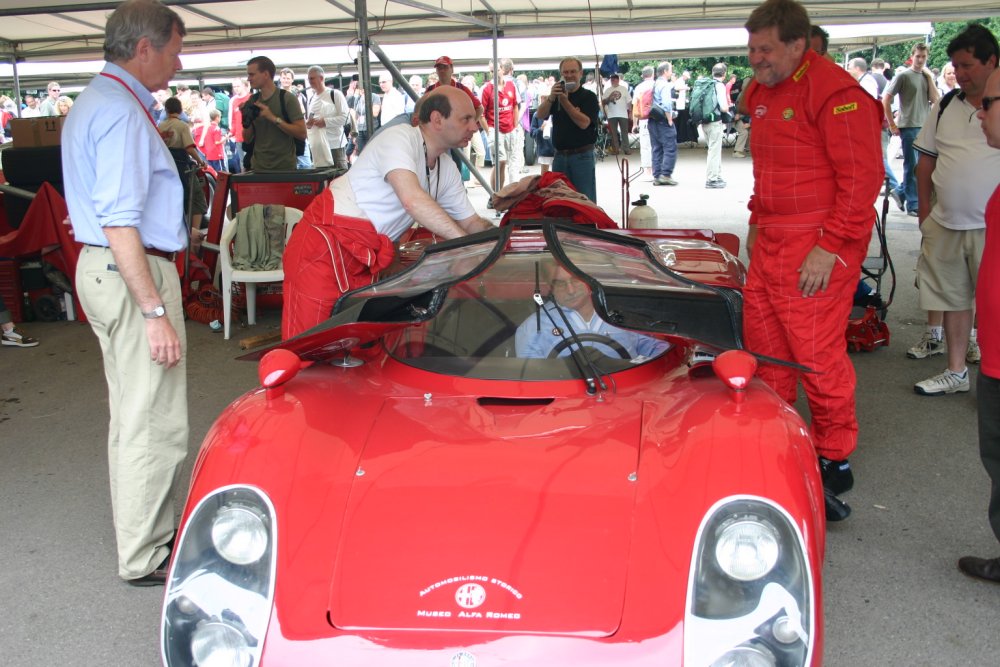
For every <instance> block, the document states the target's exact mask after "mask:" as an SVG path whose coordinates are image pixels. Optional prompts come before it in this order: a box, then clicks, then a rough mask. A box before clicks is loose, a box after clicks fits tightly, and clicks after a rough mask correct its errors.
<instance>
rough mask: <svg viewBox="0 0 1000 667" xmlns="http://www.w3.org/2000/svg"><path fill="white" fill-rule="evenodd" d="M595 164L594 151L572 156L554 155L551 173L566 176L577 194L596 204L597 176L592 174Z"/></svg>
mask: <svg viewBox="0 0 1000 667" xmlns="http://www.w3.org/2000/svg"><path fill="white" fill-rule="evenodd" d="M595 167H596V162H595V161H594V151H592V150H591V151H584V152H582V153H574V154H572V155H560V154H559V153H558V152H557V153H556V156H555V158H553V159H552V171H559V172H562V173H564V174H566V177H567V178H569V182H570V183H572V184H573V187H575V188H576V189H577V191H578V192H580V193H582V194H585V195H587V198H588V199H590V201H592V202H594V203H597V176H596V175H595V174H594V169H595Z"/></svg>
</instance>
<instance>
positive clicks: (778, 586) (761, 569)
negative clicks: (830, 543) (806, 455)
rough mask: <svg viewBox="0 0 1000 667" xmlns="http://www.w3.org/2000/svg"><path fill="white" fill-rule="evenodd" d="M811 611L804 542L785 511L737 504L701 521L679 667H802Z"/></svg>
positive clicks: (728, 503)
mask: <svg viewBox="0 0 1000 667" xmlns="http://www.w3.org/2000/svg"><path fill="white" fill-rule="evenodd" d="M814 609H815V601H814V587H813V573H812V572H811V571H810V569H809V562H808V559H807V558H806V551H805V541H804V540H803V538H802V534H801V533H800V532H799V530H798V527H797V526H796V524H795V522H794V521H793V520H792V518H791V516H790V515H789V514H788V512H786V511H785V510H784V508H782V507H780V506H779V505H777V504H775V503H774V502H773V501H771V500H768V499H766V498H760V497H752V496H738V497H730V498H725V499H723V500H720V501H719V502H718V503H716V504H715V506H713V507H712V509H710V510H709V511H708V512H707V513H706V515H705V519H704V520H703V521H702V525H701V527H700V528H699V531H698V539H697V540H696V543H695V549H694V554H693V558H692V561H691V574H690V580H689V583H688V600H687V611H686V615H685V622H684V664H685V665H703V666H705V667H737V666H746V667H777V666H780V667H792V666H796V667H797V666H800V665H808V664H809V661H810V660H811V658H812V652H813V647H814V643H815V641H814V637H813V634H814V633H813V628H814V626H815V612H814Z"/></svg>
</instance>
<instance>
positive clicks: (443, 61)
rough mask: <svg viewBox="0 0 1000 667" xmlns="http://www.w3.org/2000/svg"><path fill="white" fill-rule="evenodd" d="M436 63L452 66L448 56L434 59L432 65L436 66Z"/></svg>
mask: <svg viewBox="0 0 1000 667" xmlns="http://www.w3.org/2000/svg"><path fill="white" fill-rule="evenodd" d="M438 65H447V66H448V67H452V62H451V58H449V57H448V56H441V57H440V58H438V59H437V60H435V61H434V67H437V66H438Z"/></svg>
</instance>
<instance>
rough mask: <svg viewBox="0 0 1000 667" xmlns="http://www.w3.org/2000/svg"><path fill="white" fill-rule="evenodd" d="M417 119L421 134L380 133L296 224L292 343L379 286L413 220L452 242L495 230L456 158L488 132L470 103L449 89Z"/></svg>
mask: <svg viewBox="0 0 1000 667" xmlns="http://www.w3.org/2000/svg"><path fill="white" fill-rule="evenodd" d="M416 115H417V118H418V125H417V126H415V127H414V126H412V125H409V124H407V123H403V124H399V125H394V126H392V127H387V128H385V129H384V130H382V131H381V132H379V133H378V135H376V136H375V137H374V138H373V139H372V140H371V141H370V142H369V143H368V145H367V146H365V151H364V152H363V153H362V154H361V155H360V157H358V159H357V161H355V163H354V166H353V167H351V170H350V171H349V172H347V173H346V174H344V175H342V176H340V177H339V178H337V179H335V180H334V181H333V183H332V184H331V185H330V187H329V188H328V189H327V190H325V191H324V192H323V193H322V194H321V195H320V196H319V197H317V198H316V199H315V200H314V201H313V203H312V204H310V205H309V208H307V209H306V211H305V215H304V216H303V218H302V221H301V222H300V223H299V224H298V225H296V227H295V231H294V232H292V237H291V239H289V241H288V246H287V247H286V248H285V254H284V269H285V307H284V312H283V313H282V322H281V332H282V336H283V337H284V338H286V339H287V338H291V337H292V336H296V335H298V334H300V333H302V332H303V331H306V330H307V329H310V328H312V327H314V326H316V325H317V324H319V323H320V322H323V321H324V320H326V319H327V318H328V317H330V314H331V311H332V309H333V306H334V305H335V304H336V302H337V299H338V298H340V295H341V294H343V293H344V292H347V291H348V290H352V289H356V288H358V287H361V286H363V285H366V284H370V283H371V282H372V281H373V280H374V279H375V277H376V276H377V275H378V272H379V271H381V270H382V269H384V268H385V267H387V266H388V265H389V263H390V262H391V261H392V259H393V244H394V243H395V242H396V241H397V240H398V239H399V237H400V236H402V235H403V233H404V232H406V230H408V229H409V228H410V227H411V226H412V225H413V223H418V224H420V225H423V226H424V227H426V228H427V229H429V230H430V231H432V232H433V233H434V234H435V235H436V236H438V237H440V238H442V239H453V238H457V237H459V236H465V235H466V234H472V233H475V232H481V231H485V230H487V229H492V228H493V226H492V224H491V223H490V222H489V221H488V220H486V219H484V218H481V217H480V216H479V214H478V213H476V210H475V209H474V208H473V207H472V204H471V203H470V202H469V198H468V196H467V195H466V192H465V186H464V185H463V184H462V176H461V174H460V173H459V171H458V167H457V166H455V162H454V160H451V159H447V155H446V154H447V152H448V151H449V150H451V149H452V148H462V147H464V146H465V145H467V144H468V143H469V140H470V139H471V138H472V135H473V134H474V133H475V132H477V131H478V127H477V125H476V112H475V110H474V109H473V107H472V102H471V101H470V100H469V96H468V95H466V94H465V92H463V91H462V90H460V89H458V88H455V87H452V86H442V87H441V88H438V89H436V90H434V91H432V92H430V93H428V94H427V95H425V96H424V97H422V98H421V99H420V103H419V104H418V105H417V109H416ZM442 156H444V157H445V159H443V160H442V159H441V158H442Z"/></svg>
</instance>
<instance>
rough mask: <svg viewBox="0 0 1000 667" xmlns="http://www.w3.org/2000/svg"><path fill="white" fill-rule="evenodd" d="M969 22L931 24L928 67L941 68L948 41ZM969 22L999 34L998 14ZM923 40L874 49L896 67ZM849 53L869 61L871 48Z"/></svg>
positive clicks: (946, 59)
mask: <svg viewBox="0 0 1000 667" xmlns="http://www.w3.org/2000/svg"><path fill="white" fill-rule="evenodd" d="M969 23H970V21H941V22H937V23H933V24H932V26H933V36H932V38H931V43H930V51H929V54H928V58H927V66H928V67H931V68H937V69H941V67H942V66H944V64H945V63H947V62H948V43H949V42H951V40H953V39H954V38H955V36H956V35H958V33H960V32H962V31H963V30H965V26H967V25H968V24H969ZM971 23H982V24H983V25H985V26H986V27H987V28H989V29H990V31H992V32H993V34H994V35H1000V17H998V16H993V17H989V18H981V19H974V20H972V21H971ZM923 42H924V40H923V39H914V40H911V41H908V42H902V43H900V44H889V45H888V46H880V47H878V49H877V50H876V53H877V56H878V57H879V58H881V59H882V60H885V61H886V62H888V63H890V64H891V65H892V66H893V67H898V66H900V65H903V64H905V63H906V61H907V60H908V59H909V57H910V52H911V51H912V50H913V45H914V44H919V43H923ZM850 55H851V56H852V57H856V56H861V57H863V58H865V59H866V60H868V61H871V59H872V58H873V55H872V49H866V50H864V51H860V52H852V53H851V54H850Z"/></svg>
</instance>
